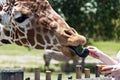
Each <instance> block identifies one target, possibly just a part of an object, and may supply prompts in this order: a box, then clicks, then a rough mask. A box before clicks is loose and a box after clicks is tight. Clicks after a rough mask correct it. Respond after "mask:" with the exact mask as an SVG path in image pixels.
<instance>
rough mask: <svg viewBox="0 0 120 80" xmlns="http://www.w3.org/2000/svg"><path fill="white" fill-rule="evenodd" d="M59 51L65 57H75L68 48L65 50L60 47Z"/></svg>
mask: <svg viewBox="0 0 120 80" xmlns="http://www.w3.org/2000/svg"><path fill="white" fill-rule="evenodd" d="M61 51H62V52H63V54H64V55H65V56H67V57H70V58H73V57H74V56H75V54H73V53H72V51H71V50H70V49H69V48H67V47H62V48H61Z"/></svg>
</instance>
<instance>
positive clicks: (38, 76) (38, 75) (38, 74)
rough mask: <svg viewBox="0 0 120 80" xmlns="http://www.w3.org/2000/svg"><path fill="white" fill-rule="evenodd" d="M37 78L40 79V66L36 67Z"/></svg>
mask: <svg viewBox="0 0 120 80" xmlns="http://www.w3.org/2000/svg"><path fill="white" fill-rule="evenodd" d="M34 76H35V80H40V70H39V69H38V68H36V69H35V75H34Z"/></svg>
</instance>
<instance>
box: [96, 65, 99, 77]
mask: <svg viewBox="0 0 120 80" xmlns="http://www.w3.org/2000/svg"><path fill="white" fill-rule="evenodd" d="M95 77H100V72H99V70H98V67H97V65H96V66H95Z"/></svg>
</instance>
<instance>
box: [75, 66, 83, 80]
mask: <svg viewBox="0 0 120 80" xmlns="http://www.w3.org/2000/svg"><path fill="white" fill-rule="evenodd" d="M81 75H82V69H81V65H76V79H80V78H82V77H81Z"/></svg>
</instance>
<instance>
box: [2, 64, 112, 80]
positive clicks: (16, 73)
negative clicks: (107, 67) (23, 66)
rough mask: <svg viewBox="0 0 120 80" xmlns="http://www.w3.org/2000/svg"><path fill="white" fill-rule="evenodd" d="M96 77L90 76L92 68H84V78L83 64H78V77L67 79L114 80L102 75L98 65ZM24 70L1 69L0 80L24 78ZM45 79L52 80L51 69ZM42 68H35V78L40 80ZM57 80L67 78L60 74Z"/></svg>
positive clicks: (21, 79) (20, 79) (28, 79)
mask: <svg viewBox="0 0 120 80" xmlns="http://www.w3.org/2000/svg"><path fill="white" fill-rule="evenodd" d="M95 70H96V71H95V76H96V77H95V78H91V76H90V69H88V68H85V70H84V78H82V69H81V65H76V71H75V73H76V79H73V78H72V77H68V79H67V80H112V79H111V78H110V77H100V73H99V71H98V69H97V67H96V69H95ZM23 74H24V72H23V71H22V70H20V69H3V70H1V71H0V80H24V75H23ZM45 75H46V76H45V80H52V79H51V76H52V75H51V71H46V73H45ZM40 79H41V78H40V70H39V69H35V75H34V80H40ZM25 80H31V79H30V77H27V78H25ZM56 80H66V79H62V74H61V73H60V74H58V76H57V79H56Z"/></svg>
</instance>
